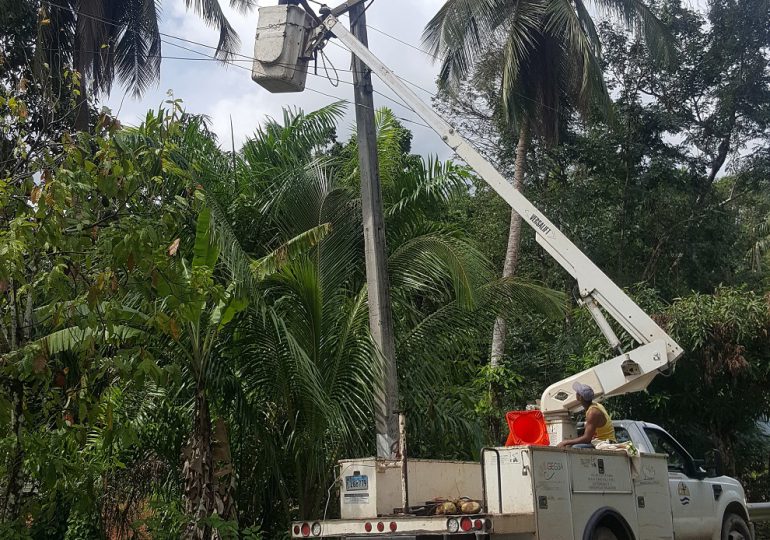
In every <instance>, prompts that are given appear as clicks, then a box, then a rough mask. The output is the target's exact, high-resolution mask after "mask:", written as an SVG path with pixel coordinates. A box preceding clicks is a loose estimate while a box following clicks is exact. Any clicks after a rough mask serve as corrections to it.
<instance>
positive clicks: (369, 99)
mask: <svg viewBox="0 0 770 540" xmlns="http://www.w3.org/2000/svg"><path fill="white" fill-rule="evenodd" d="M349 14H350V21H351V27H350V31H351V33H352V34H353V35H354V36H355V37H356V38H358V40H359V41H360V42H361V43H363V44H364V45H365V46H368V45H369V38H368V35H367V31H366V9H365V8H364V4H363V2H357V3H356V4H354V5H352V6H351V7H350V12H349ZM353 83H354V93H355V104H356V125H357V127H358V159H359V169H360V170H361V206H362V207H363V215H364V246H365V249H366V284H367V289H368V293H369V328H370V329H371V332H372V336H373V337H374V342H375V343H376V345H377V347H378V348H379V350H380V354H381V357H382V362H383V365H382V375H383V381H382V384H381V386H380V388H379V389H378V391H377V394H376V407H377V410H376V413H375V414H376V419H375V420H376V427H377V457H385V458H389V457H391V455H392V453H393V452H392V450H393V443H395V442H396V441H398V415H397V414H396V413H395V411H396V410H397V409H398V372H397V370H396V344H395V339H394V337H393V314H392V312H391V306H390V283H389V281H388V261H387V256H386V253H387V252H386V249H385V220H384V216H383V210H382V191H381V189H380V163H379V159H378V157H377V132H376V130H375V120H374V99H373V96H372V74H371V71H370V70H369V68H368V67H367V66H366V64H364V63H363V62H362V61H361V60H359V59H358V58H357V57H356V56H355V55H353Z"/></svg>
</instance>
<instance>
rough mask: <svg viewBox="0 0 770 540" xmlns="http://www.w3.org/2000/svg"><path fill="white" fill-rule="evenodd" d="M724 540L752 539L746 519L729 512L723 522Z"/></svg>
mask: <svg viewBox="0 0 770 540" xmlns="http://www.w3.org/2000/svg"><path fill="white" fill-rule="evenodd" d="M722 540H752V537H751V531H750V530H749V526H748V525H747V524H746V521H744V519H743V518H742V517H741V516H739V515H737V514H727V515H726V516H725V520H724V521H723V522H722Z"/></svg>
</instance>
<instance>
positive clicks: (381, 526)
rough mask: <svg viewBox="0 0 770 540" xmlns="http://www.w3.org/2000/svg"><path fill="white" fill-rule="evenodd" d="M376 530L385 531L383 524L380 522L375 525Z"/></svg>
mask: <svg viewBox="0 0 770 540" xmlns="http://www.w3.org/2000/svg"><path fill="white" fill-rule="evenodd" d="M377 530H378V531H380V532H382V531H384V530H385V524H384V523H383V522H382V521H380V522H379V523H378V524H377Z"/></svg>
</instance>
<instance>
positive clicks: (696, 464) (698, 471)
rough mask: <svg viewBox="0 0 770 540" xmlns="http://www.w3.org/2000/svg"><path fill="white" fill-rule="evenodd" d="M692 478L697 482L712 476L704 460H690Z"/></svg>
mask: <svg viewBox="0 0 770 540" xmlns="http://www.w3.org/2000/svg"><path fill="white" fill-rule="evenodd" d="M692 466H693V467H692V468H693V471H692V477H693V478H697V479H698V480H703V479H704V478H708V477H709V476H714V475H713V474H711V470H710V468H709V466H708V464H707V463H706V460H705V459H693V460H692Z"/></svg>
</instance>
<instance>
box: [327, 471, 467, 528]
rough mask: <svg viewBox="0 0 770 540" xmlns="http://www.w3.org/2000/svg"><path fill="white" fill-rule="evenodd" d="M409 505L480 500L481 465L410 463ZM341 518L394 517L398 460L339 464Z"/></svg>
mask: <svg viewBox="0 0 770 540" xmlns="http://www.w3.org/2000/svg"><path fill="white" fill-rule="evenodd" d="M407 476H408V478H409V501H410V505H413V506H414V505H417V504H423V503H425V502H426V501H429V500H432V499H434V498H436V497H445V498H448V499H451V498H459V497H469V498H471V499H475V500H481V498H482V491H481V464H480V463H479V462H476V461H447V460H435V459H410V460H409V461H408V464H407ZM339 478H340V517H341V518H342V519H371V518H376V517H378V516H388V515H391V514H393V510H394V509H395V508H398V507H400V506H401V464H400V462H399V461H398V460H387V459H378V458H374V457H370V458H362V459H346V460H342V461H340V462H339Z"/></svg>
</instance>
